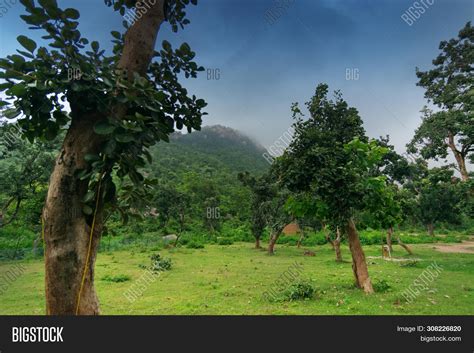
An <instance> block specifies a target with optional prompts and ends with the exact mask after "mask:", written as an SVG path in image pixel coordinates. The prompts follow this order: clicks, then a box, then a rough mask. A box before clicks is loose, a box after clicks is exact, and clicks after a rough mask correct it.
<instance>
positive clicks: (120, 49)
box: [0, 0, 206, 315]
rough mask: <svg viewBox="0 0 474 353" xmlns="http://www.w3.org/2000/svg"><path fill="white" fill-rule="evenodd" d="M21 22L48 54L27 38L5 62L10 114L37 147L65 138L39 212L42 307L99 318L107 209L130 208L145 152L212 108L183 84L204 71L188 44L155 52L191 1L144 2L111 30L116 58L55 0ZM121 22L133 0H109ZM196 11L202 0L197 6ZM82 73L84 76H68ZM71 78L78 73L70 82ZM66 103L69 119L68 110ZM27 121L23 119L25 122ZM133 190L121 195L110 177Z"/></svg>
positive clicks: (142, 188)
mask: <svg viewBox="0 0 474 353" xmlns="http://www.w3.org/2000/svg"><path fill="white" fill-rule="evenodd" d="M20 2H21V3H22V4H23V5H24V7H25V9H26V11H27V13H28V14H26V15H22V16H21V18H22V19H23V20H24V21H25V22H26V23H27V24H29V25H30V26H31V27H30V28H33V29H38V30H43V31H44V32H46V35H45V36H44V37H43V39H44V40H45V41H46V42H47V43H49V45H48V47H43V46H42V47H39V48H38V46H37V44H36V43H35V42H34V41H33V40H31V39H30V38H28V37H26V36H19V37H18V41H19V43H20V44H21V45H22V47H23V48H24V49H23V50H19V51H18V54H19V55H18V54H14V55H9V56H7V57H6V58H4V59H0V68H1V69H2V70H3V72H1V73H0V78H2V79H4V80H5V81H6V82H5V83H4V84H2V85H1V90H2V91H4V90H6V95H7V100H6V101H2V102H1V103H0V106H5V105H7V106H8V107H9V109H7V110H6V112H5V115H6V116H7V117H8V118H16V117H18V124H19V125H20V127H21V128H22V130H23V134H24V135H25V136H26V137H27V138H28V139H29V140H31V141H33V140H34V139H37V138H46V139H52V138H54V137H56V136H57V135H58V133H59V132H60V131H61V130H62V129H66V130H67V133H66V137H65V139H64V142H63V145H62V147H61V150H60V152H59V157H58V158H57V160H56V165H55V167H54V170H53V172H52V175H51V178H50V183H49V189H48V195H47V198H46V203H45V207H44V210H43V222H44V230H45V231H44V237H45V243H46V252H45V267H46V308H47V313H48V314H53V315H54V314H98V313H99V303H98V300H97V296H96V292H95V289H94V264H95V258H96V253H97V248H98V244H99V239H100V235H101V232H102V229H103V227H104V224H103V219H104V214H105V213H106V212H107V210H109V209H112V208H115V209H117V208H120V209H121V211H122V213H125V212H126V211H127V210H130V209H131V207H130V204H129V203H128V204H127V202H120V203H119V202H117V198H118V196H124V197H125V199H126V200H133V199H140V198H142V197H143V195H144V193H146V192H147V191H148V190H150V189H151V188H152V183H150V181H149V180H147V179H146V178H145V177H144V176H143V175H142V174H141V173H140V169H141V168H143V167H144V166H145V165H146V161H145V159H146V160H148V161H150V160H151V158H150V153H149V152H148V149H149V148H150V147H151V146H152V145H154V144H156V143H157V142H158V141H168V135H169V134H170V133H171V132H173V131H174V129H175V128H177V129H179V130H180V129H182V128H183V127H186V128H187V130H188V131H189V132H191V131H192V130H193V129H199V128H200V126H201V121H202V116H203V114H204V113H203V112H202V109H203V108H204V107H205V106H206V103H205V102H204V101H203V100H202V99H197V98H196V97H195V96H192V97H190V96H188V92H187V90H186V89H185V88H184V87H182V86H181V84H180V82H179V79H178V77H180V76H184V77H186V78H188V77H196V76H197V73H198V72H199V71H202V70H204V69H203V68H202V67H198V65H197V64H196V63H195V62H194V61H193V59H194V56H195V53H194V52H193V51H192V50H191V48H190V47H189V45H188V44H187V43H184V44H182V45H181V46H180V47H179V48H177V49H173V48H172V46H171V44H170V43H169V42H168V41H166V40H165V41H163V42H162V46H161V49H159V50H158V51H155V43H156V40H157V35H158V31H159V29H160V26H161V25H162V23H163V22H165V21H168V22H169V23H170V24H171V26H172V29H173V31H175V32H176V31H177V30H178V27H184V25H186V24H187V23H189V20H188V19H186V18H185V15H186V13H185V7H186V4H188V3H189V1H188V0H176V1H165V0H157V1H154V2H153V3H152V2H142V3H141V5H142V6H141V7H140V9H139V10H137V11H138V13H136V21H134V22H133V24H132V25H131V26H128V24H127V23H126V22H124V26H125V33H124V34H122V33H120V32H117V31H112V32H111V34H112V37H113V43H114V48H113V54H112V55H110V56H107V55H106V54H105V51H104V50H101V48H100V45H99V43H98V42H96V41H92V42H89V40H88V39H86V38H84V37H83V36H82V35H81V33H80V31H79V30H78V25H79V22H78V21H77V19H79V17H80V14H79V12H78V11H77V10H76V9H72V8H68V9H64V10H63V9H61V8H59V7H58V5H57V3H56V0H38V3H39V6H36V5H37V4H36V2H35V1H33V0H21V1H20ZM105 3H106V5H108V6H113V9H114V10H115V11H118V12H120V14H121V15H123V14H124V13H125V12H126V11H127V9H130V8H132V7H134V6H135V5H137V1H136V0H117V1H112V0H105ZM191 3H192V4H196V0H191ZM71 72H72V73H78V72H79V73H80V75H71ZM71 76H74V77H73V79H71ZM65 102H68V103H69V105H70V108H71V112H70V113H68V112H67V111H66V110H65V108H64V104H63V103H65ZM20 114H21V115H20ZM117 178H118V179H122V180H125V183H127V182H128V183H129V184H130V185H133V187H131V188H127V189H124V192H122V193H119V192H118V190H117V188H116V185H115V182H114V180H116V179H117Z"/></svg>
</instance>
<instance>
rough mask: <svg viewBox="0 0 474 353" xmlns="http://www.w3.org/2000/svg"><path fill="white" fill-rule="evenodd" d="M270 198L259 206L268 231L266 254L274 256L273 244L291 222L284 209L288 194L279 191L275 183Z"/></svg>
mask: <svg viewBox="0 0 474 353" xmlns="http://www.w3.org/2000/svg"><path fill="white" fill-rule="evenodd" d="M270 195H271V197H270V198H269V199H268V200H266V201H264V202H263V203H262V205H261V207H262V212H263V215H264V218H265V221H266V224H267V226H268V228H269V229H270V240H269V243H268V254H269V255H274V254H275V244H276V242H277V241H278V238H279V237H280V235H281V233H282V232H283V228H285V226H286V225H287V224H288V223H290V222H291V221H292V217H291V216H290V214H289V213H288V212H287V210H286V209H285V205H286V202H287V200H288V196H289V193H288V191H287V190H285V189H283V190H282V189H280V188H279V187H278V186H277V185H276V184H275V183H273V184H272V185H271V187H270Z"/></svg>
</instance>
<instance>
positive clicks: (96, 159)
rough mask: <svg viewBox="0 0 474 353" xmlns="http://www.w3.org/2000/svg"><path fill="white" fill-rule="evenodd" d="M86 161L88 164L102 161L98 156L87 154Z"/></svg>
mask: <svg viewBox="0 0 474 353" xmlns="http://www.w3.org/2000/svg"><path fill="white" fill-rule="evenodd" d="M84 160H85V161H86V162H94V161H99V160H100V157H99V156H98V155H96V154H86V155H85V156H84Z"/></svg>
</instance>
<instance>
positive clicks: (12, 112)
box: [3, 108, 20, 119]
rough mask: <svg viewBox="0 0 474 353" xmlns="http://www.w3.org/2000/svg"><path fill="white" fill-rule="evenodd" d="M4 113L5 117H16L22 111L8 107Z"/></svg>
mask: <svg viewBox="0 0 474 353" xmlns="http://www.w3.org/2000/svg"><path fill="white" fill-rule="evenodd" d="M3 115H4V116H5V118H7V119H14V118H16V117H17V116H18V115H20V112H19V111H18V110H16V108H12V109H7V110H5V111H4V112H3Z"/></svg>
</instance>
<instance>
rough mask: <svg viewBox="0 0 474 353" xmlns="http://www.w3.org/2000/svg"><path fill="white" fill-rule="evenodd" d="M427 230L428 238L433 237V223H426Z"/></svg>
mask: <svg viewBox="0 0 474 353" xmlns="http://www.w3.org/2000/svg"><path fill="white" fill-rule="evenodd" d="M427 228H428V234H429V235H430V236H432V237H434V224H433V223H428V225H427Z"/></svg>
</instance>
